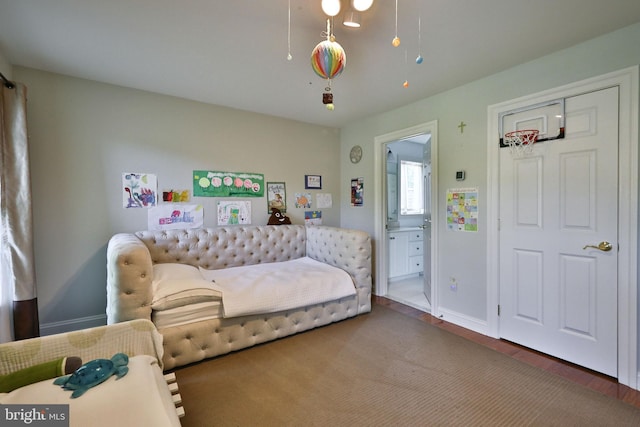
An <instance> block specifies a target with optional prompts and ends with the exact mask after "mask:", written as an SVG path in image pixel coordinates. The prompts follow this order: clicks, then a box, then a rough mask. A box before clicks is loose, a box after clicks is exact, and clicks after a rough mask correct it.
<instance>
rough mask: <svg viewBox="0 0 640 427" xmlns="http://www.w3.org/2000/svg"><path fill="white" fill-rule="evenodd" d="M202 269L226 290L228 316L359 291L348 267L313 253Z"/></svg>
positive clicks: (224, 299) (216, 285)
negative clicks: (256, 262) (274, 260)
mask: <svg viewBox="0 0 640 427" xmlns="http://www.w3.org/2000/svg"><path fill="white" fill-rule="evenodd" d="M200 271H201V273H202V276H203V277H204V278H205V279H207V280H210V281H213V282H214V284H213V287H214V288H215V289H217V290H219V291H221V292H222V306H223V309H224V317H238V316H246V315H249V314H261V313H275V312H278V311H283V310H289V309H292V308H300V307H306V306H309V305H313V304H320V303H323V302H327V301H333V300H337V299H340V298H344V297H348V296H352V295H355V294H356V289H355V286H354V284H353V280H351V276H349V274H348V273H347V272H346V271H344V270H341V269H339V268H337V267H332V266H330V265H328V264H325V263H322V262H319V261H316V260H314V259H311V258H309V257H304V258H298V259H294V260H291V261H284V262H274V263H267V264H256V265H247V266H242V267H231V268H223V269H220V270H206V269H204V268H200Z"/></svg>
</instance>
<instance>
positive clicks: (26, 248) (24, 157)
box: [0, 83, 40, 342]
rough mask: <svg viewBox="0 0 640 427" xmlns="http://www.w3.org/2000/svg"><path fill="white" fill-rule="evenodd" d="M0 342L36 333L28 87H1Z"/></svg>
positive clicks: (16, 85)
mask: <svg viewBox="0 0 640 427" xmlns="http://www.w3.org/2000/svg"><path fill="white" fill-rule="evenodd" d="M0 88H1V89H2V90H1V91H0V145H1V147H0V236H1V239H0V258H1V261H2V266H1V268H0V304H1V305H0V342H6V341H12V340H14V339H15V340H19V339H25V338H32V337H36V336H39V335H40V326H39V321H38V304H37V299H36V275H35V264H34V256H33V213H32V208H31V178H30V173H29V148H28V143H27V120H26V115H27V112H26V104H27V101H26V98H27V89H26V87H25V86H24V85H23V84H21V83H15V87H14V88H8V87H7V85H4V84H2V85H0Z"/></svg>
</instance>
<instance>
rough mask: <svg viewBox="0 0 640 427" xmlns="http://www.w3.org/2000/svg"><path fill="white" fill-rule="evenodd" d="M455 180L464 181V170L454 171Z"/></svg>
mask: <svg viewBox="0 0 640 427" xmlns="http://www.w3.org/2000/svg"><path fill="white" fill-rule="evenodd" d="M456 181H464V171H458V172H456Z"/></svg>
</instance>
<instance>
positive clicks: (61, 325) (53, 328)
mask: <svg viewBox="0 0 640 427" xmlns="http://www.w3.org/2000/svg"><path fill="white" fill-rule="evenodd" d="M106 324H107V315H106V314H99V315H96V316H88V317H80V318H77V319H69V320H62V321H60V322H51V323H43V324H41V325H40V335H41V336H45V335H53V334H60V333H64V332H70V331H77V330H80V329H86V328H93V327H95V326H102V325H106Z"/></svg>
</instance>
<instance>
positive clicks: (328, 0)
mask: <svg viewBox="0 0 640 427" xmlns="http://www.w3.org/2000/svg"><path fill="white" fill-rule="evenodd" d="M322 11H323V12H324V13H325V14H327V15H329V16H336V15H337V14H338V13H340V0H322Z"/></svg>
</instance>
